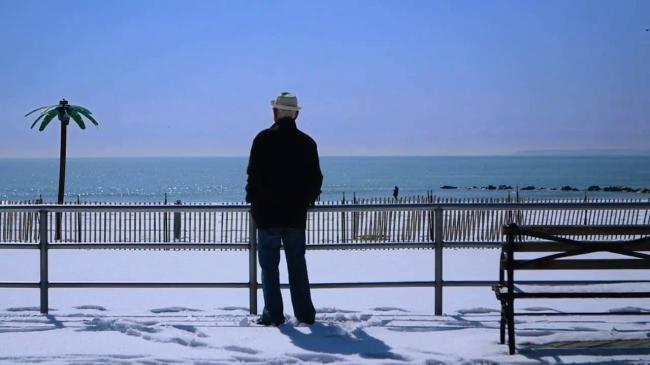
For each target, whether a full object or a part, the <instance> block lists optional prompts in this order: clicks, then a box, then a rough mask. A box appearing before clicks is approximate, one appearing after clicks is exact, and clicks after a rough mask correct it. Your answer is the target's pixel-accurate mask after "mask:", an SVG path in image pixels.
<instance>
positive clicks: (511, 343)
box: [507, 298, 515, 355]
mask: <svg viewBox="0 0 650 365" xmlns="http://www.w3.org/2000/svg"><path fill="white" fill-rule="evenodd" d="M514 302H515V301H514V299H512V298H511V299H508V311H507V316H508V318H507V321H508V350H509V351H510V355H512V354H514V353H515V303H514Z"/></svg>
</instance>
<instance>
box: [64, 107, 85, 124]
mask: <svg viewBox="0 0 650 365" xmlns="http://www.w3.org/2000/svg"><path fill="white" fill-rule="evenodd" d="M68 114H70V116H71V117H72V119H74V121H75V123H77V125H78V126H79V128H81V129H86V125H85V124H84V121H83V119H82V118H81V116H80V115H79V113H77V111H76V110H74V109H70V110H69V113H68Z"/></svg>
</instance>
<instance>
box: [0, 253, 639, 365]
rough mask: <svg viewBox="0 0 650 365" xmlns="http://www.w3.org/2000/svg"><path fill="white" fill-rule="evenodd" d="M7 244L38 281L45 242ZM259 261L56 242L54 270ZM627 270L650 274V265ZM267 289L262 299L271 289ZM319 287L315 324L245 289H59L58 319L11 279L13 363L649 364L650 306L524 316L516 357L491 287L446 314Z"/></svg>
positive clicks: (326, 263)
mask: <svg viewBox="0 0 650 365" xmlns="http://www.w3.org/2000/svg"><path fill="white" fill-rule="evenodd" d="M1 253H2V256H0V280H2V281H37V278H38V253H37V252H25V251H6V250H3V251H2V252H1ZM497 257H498V251H497V250H448V251H446V252H445V261H444V263H445V267H444V272H445V279H447V280H490V279H495V278H496V276H497V269H496V267H497ZM307 259H308V264H309V269H310V279H311V281H312V282H337V281H381V280H386V281H389V280H396V281H397V280H432V279H433V273H434V267H433V262H434V260H433V252H431V251H426V250H412V251H365V252H349V251H339V252H320V251H319V252H308V258H307ZM247 260H248V256H247V253H246V252H226V251H224V252H219V251H217V252H197V251H180V252H160V251H53V252H51V253H50V280H51V281H233V282H246V281H247V275H248V269H247V267H248V261H247ZM281 265H284V262H283V263H282V264H281ZM644 274H645V275H644ZM282 275H283V278H284V281H285V282H286V272H285V271H284V270H283V271H282ZM564 275H567V274H566V273H565V274H564ZM611 275H612V274H611V273H605V272H581V273H576V275H571V278H572V279H579V278H581V279H606V278H612V276H611ZM621 275H622V276H623V278H628V279H634V278H645V279H647V278H646V277H645V276H647V273H644V272H641V271H636V272H634V271H630V272H624V273H621V272H618V273H616V277H617V278H619V279H620V278H621ZM530 278H531V279H532V278H534V276H531V277H530ZM565 278H566V276H565ZM283 294H284V295H285V312H286V313H287V315H288V316H290V315H291V314H292V311H291V304H290V300H289V296H288V291H285V292H284V293H283ZM258 297H259V302H260V308H261V306H262V305H263V299H262V295H261V291H260V293H259V296H258ZM313 297H314V303H315V305H316V307H317V310H318V315H317V323H316V324H314V325H313V326H304V325H298V324H297V323H296V322H295V321H294V320H293V319H291V320H290V321H289V322H288V323H287V324H285V325H283V326H281V327H279V328H265V327H259V326H256V325H252V324H251V320H252V319H253V318H254V317H252V316H250V315H249V314H248V291H247V290H246V289H51V290H50V307H51V308H52V309H51V311H50V314H49V315H47V316H43V315H41V314H39V313H38V290H35V289H0V362H1V363H32V362H46V363H84V364H85V363H124V364H149V363H188V362H189V363H192V362H194V363H202V364H220V363H232V362H243V363H253V364H256V363H260V364H261V363H277V364H285V363H341V364H360V363H361V364H366V363H367V364H387V363H391V364H393V363H394V364H400V363H417V364H422V363H426V364H442V363H467V364H491V363H513V364H514V363H517V364H521V363H532V364H536V363H597V364H602V363H639V364H647V363H650V335H649V333H650V316H647V315H646V316H643V315H639V316H636V315H633V316H613V315H608V316H596V317H593V316H591V317H573V316H546V317H544V316H522V317H517V322H518V323H517V341H518V350H519V353H518V354H517V355H514V356H510V355H508V354H507V347H506V346H505V345H500V344H499V343H498V337H499V331H498V319H499V314H498V302H497V300H496V299H495V297H494V295H493V294H492V293H491V291H490V289H488V288H446V289H445V290H444V312H445V315H444V316H434V315H433V299H434V295H433V288H407V289H402V288H388V289H319V290H314V291H313ZM517 307H518V308H517V310H518V311H528V312H538V311H541V310H556V311H572V310H582V311H584V310H590V311H597V310H604V311H616V310H620V309H622V308H624V309H627V310H630V309H631V310H636V311H638V312H640V313H642V312H648V311H650V303H649V302H648V300H645V299H635V300H628V299H621V300H529V301H523V300H522V301H518V303H517ZM576 341H581V343H580V344H578V345H576V344H575V342H576Z"/></svg>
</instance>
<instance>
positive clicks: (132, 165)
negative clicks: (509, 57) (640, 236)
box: [0, 156, 650, 202]
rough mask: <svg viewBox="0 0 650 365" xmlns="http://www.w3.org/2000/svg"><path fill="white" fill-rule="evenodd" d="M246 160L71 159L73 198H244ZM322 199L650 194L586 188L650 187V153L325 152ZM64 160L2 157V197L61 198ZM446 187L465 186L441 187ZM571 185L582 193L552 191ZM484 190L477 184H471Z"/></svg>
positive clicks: (68, 186)
mask: <svg viewBox="0 0 650 365" xmlns="http://www.w3.org/2000/svg"><path fill="white" fill-rule="evenodd" d="M247 162H248V161H247V158H245V157H160V158H158V157H156V158H70V159H68V163H67V177H66V200H76V199H77V198H79V199H81V200H85V201H131V202H138V201H143V202H144V201H162V200H163V199H164V195H165V193H167V195H168V199H169V200H171V201H173V200H177V199H178V200H182V201H187V202H238V201H243V200H244V186H245V183H246V165H247ZM321 169H322V171H323V175H324V183H323V189H322V190H323V193H322V195H321V200H341V199H342V197H343V194H344V193H345V194H346V198H348V199H349V198H351V197H352V196H353V195H355V196H356V197H389V196H392V192H393V187H394V186H396V185H397V186H399V188H400V195H401V196H405V195H419V194H426V192H427V191H433V193H434V194H435V195H438V196H445V197H505V196H507V195H508V192H507V191H503V190H502V191H498V190H497V191H487V190H483V189H481V187H482V186H487V185H490V184H491V185H496V186H498V185H511V186H513V187H515V186H519V187H524V186H529V185H532V186H535V187H537V188H540V187H543V188H544V189H541V190H537V191H521V192H520V196H524V197H554V198H577V197H584V196H585V194H587V195H588V197H594V198H597V197H602V198H605V197H607V198H609V197H611V198H614V197H615V198H620V197H623V198H644V199H648V198H650V194H641V193H613V192H585V191H584V189H586V188H587V187H588V186H590V185H599V186H601V187H603V186H616V185H618V186H629V187H634V188H650V156H638V157H624V156H615V157H555V156H554V157H538V156H535V157H533V156H520V157H519V156H517V157H510V156H508V157H494V156H490V157H321ZM57 183H58V159H56V158H54V159H0V199H2V200H26V199H36V198H38V197H39V196H42V197H43V198H44V199H46V200H48V201H54V200H55V199H56V191H57ZM443 185H451V186H457V187H459V188H458V189H453V190H445V189H441V187H442V186H443ZM565 185H569V186H572V187H576V188H578V189H581V191H577V192H564V191H558V190H551V188H555V189H557V188H560V187H562V186H565ZM474 186H475V187H477V188H472V187H474Z"/></svg>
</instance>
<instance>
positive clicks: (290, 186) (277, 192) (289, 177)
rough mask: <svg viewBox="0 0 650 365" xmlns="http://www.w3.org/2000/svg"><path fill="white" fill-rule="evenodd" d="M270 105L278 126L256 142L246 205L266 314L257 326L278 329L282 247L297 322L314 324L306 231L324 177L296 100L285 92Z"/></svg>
mask: <svg viewBox="0 0 650 365" xmlns="http://www.w3.org/2000/svg"><path fill="white" fill-rule="evenodd" d="M271 105H272V106H273V119H274V121H275V123H274V124H273V126H271V127H270V128H268V129H265V130H263V131H261V132H260V133H259V134H258V135H257V136H256V137H255V139H254V140H253V146H252V148H251V154H250V159H249V162H248V170H247V173H248V183H247V184H246V201H247V202H249V203H251V212H252V214H253V218H254V219H255V222H256V223H257V226H258V228H259V243H258V255H259V261H260V266H261V267H262V290H263V292H264V311H263V312H262V315H261V316H260V317H259V318H258V319H257V323H258V324H262V325H265V326H271V325H273V326H279V325H281V324H282V323H284V321H285V318H284V309H283V305H282V295H281V292H280V274H279V271H278V265H279V263H280V242H282V244H283V245H284V253H285V257H286V259H287V268H288V271H289V286H290V288H291V303H292V304H293V313H294V315H295V317H296V319H297V320H298V321H300V322H302V323H307V324H312V323H314V320H315V316H316V310H315V309H314V305H313V303H312V301H311V293H310V290H309V278H308V276H307V263H306V262H305V226H306V221H307V208H308V207H309V205H311V204H313V203H314V201H315V200H316V198H317V197H318V195H319V194H320V189H321V184H322V183H323V175H322V174H321V170H320V164H319V160H318V150H317V147H316V142H314V140H313V139H312V138H311V137H309V136H308V135H307V134H305V133H303V132H301V131H300V130H299V129H298V128H297V127H296V118H297V117H298V112H299V110H300V107H299V106H298V99H297V98H296V97H295V96H294V95H292V94H291V93H288V92H284V93H282V95H280V96H278V97H277V98H276V99H275V100H273V101H271Z"/></svg>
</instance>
